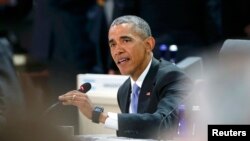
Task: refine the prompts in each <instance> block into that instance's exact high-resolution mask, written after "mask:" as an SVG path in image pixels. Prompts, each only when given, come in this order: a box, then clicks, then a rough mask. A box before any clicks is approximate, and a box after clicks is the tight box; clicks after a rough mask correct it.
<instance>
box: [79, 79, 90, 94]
mask: <svg viewBox="0 0 250 141" xmlns="http://www.w3.org/2000/svg"><path fill="white" fill-rule="evenodd" d="M90 89H91V84H90V83H88V82H87V83H84V84H82V85H81V86H80V89H79V90H78V91H80V92H82V93H86V92H88V91H89V90H90Z"/></svg>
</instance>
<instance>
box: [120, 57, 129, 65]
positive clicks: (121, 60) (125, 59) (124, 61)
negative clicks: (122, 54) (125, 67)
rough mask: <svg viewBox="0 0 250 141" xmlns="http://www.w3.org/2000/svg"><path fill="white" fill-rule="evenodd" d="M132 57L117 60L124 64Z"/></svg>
mask: <svg viewBox="0 0 250 141" xmlns="http://www.w3.org/2000/svg"><path fill="white" fill-rule="evenodd" d="M129 60H130V59H129V58H121V59H119V60H118V61H117V64H123V63H126V62H128V61H129Z"/></svg>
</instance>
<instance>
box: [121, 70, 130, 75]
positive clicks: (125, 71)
mask: <svg viewBox="0 0 250 141" xmlns="http://www.w3.org/2000/svg"><path fill="white" fill-rule="evenodd" d="M119 70H120V73H121V75H130V71H127V70H121V69H119Z"/></svg>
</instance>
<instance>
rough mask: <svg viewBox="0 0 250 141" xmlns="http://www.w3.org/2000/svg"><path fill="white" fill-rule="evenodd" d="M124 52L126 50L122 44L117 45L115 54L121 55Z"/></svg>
mask: <svg viewBox="0 0 250 141" xmlns="http://www.w3.org/2000/svg"><path fill="white" fill-rule="evenodd" d="M123 52H124V49H123V47H122V46H120V45H117V46H116V49H115V55H120V54H122V53H123Z"/></svg>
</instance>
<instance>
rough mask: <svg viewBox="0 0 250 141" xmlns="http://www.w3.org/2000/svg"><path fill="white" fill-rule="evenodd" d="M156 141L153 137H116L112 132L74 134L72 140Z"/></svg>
mask: <svg viewBox="0 0 250 141" xmlns="http://www.w3.org/2000/svg"><path fill="white" fill-rule="evenodd" d="M131 140H135V141H156V140H153V139H133V138H126V137H117V136H116V135H113V134H95V135H76V136H74V141H131Z"/></svg>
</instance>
